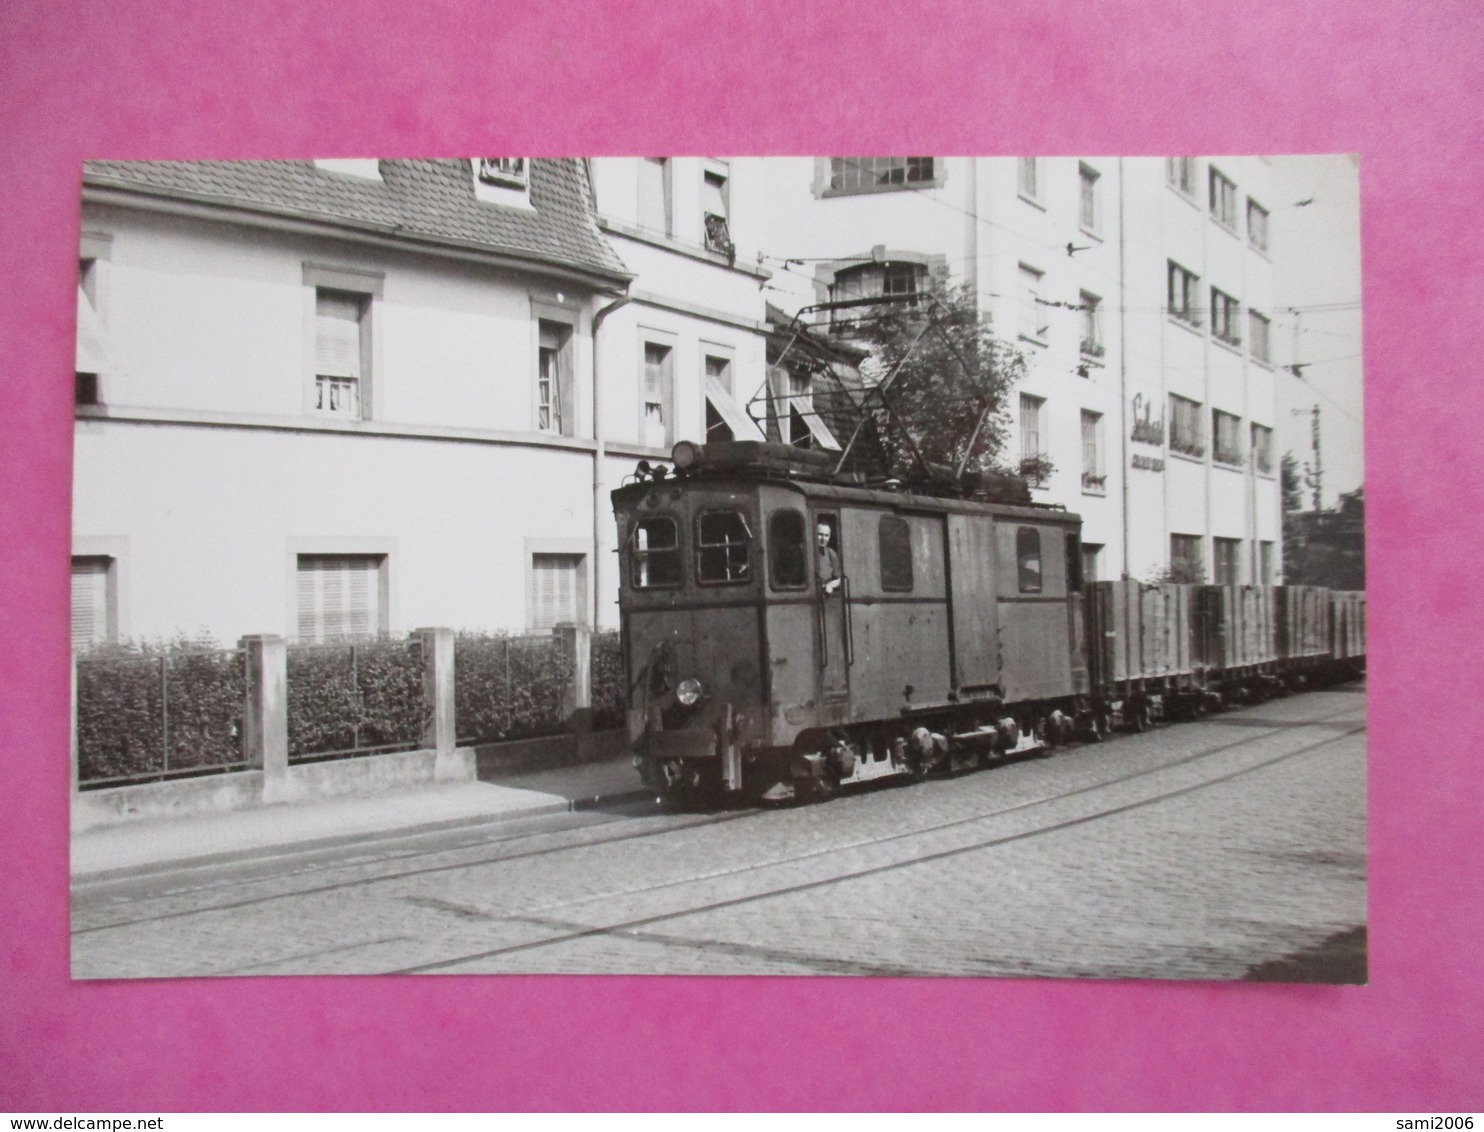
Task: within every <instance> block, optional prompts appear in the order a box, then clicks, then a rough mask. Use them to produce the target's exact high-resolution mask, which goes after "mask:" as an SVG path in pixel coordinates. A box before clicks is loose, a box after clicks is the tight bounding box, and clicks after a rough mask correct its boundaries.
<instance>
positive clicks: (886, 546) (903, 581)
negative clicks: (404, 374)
mask: <svg viewBox="0 0 1484 1132" xmlns="http://www.w3.org/2000/svg"><path fill="white" fill-rule="evenodd" d="M877 542H878V545H879V547H880V550H881V588H882V589H883V590H894V591H897V592H903V593H904V592H910V591H911V589H912V528H911V527H909V526H908V525H907V520H906V519H903V518H902V517H901V516H900V515H883V516H881V524H880V526H879V527H878V528H877Z"/></svg>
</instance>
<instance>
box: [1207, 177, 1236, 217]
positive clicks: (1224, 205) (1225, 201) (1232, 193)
mask: <svg viewBox="0 0 1484 1132" xmlns="http://www.w3.org/2000/svg"><path fill="white" fill-rule="evenodd" d="M1209 177H1210V185H1211V216H1212V218H1214V219H1215V221H1216V223H1218V224H1220V225H1221V226H1222V227H1223V228H1228V229H1230V230H1231V231H1233V232H1235V231H1236V230H1237V186H1236V185H1234V184H1232V183H1231V181H1229V180H1227V179H1226V178H1225V177H1223V176H1222V175H1221V174H1220V173H1219V172H1218V171H1217V169H1216V167H1215V166H1214V165H1213V166H1211V169H1210V174H1209Z"/></svg>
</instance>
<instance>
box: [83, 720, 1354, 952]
mask: <svg viewBox="0 0 1484 1132" xmlns="http://www.w3.org/2000/svg"><path fill="white" fill-rule="evenodd" d="M1353 710H1354V709H1353V707H1349V706H1347V707H1346V708H1344V709H1342V710H1340V711H1337V712H1333V713H1330V714H1327V715H1324V716H1320V717H1316V718H1314V719H1312V720H1300V721H1294V722H1287V721H1283V722H1271V721H1269V722H1268V723H1267V724H1266V725H1265V726H1261V725H1257V724H1256V721H1252V723H1253V725H1252V726H1251V728H1250V730H1249V729H1247V728H1244V730H1246V731H1247V733H1246V734H1243V735H1242V736H1241V737H1240V738H1238V739H1234V740H1232V741H1230V742H1225V743H1219V744H1216V745H1214V746H1210V747H1206V748H1202V749H1199V750H1196V751H1192V752H1189V753H1187V754H1185V755H1183V756H1181V757H1179V758H1176V759H1173V760H1169V761H1164V762H1161V763H1159V764H1158V765H1157V766H1152V767H1146V768H1143V769H1140V770H1137V771H1132V772H1130V773H1127V774H1119V775H1115V776H1113V777H1111V778H1102V779H1099V780H1098V781H1096V782H1092V783H1088V784H1086V785H1082V786H1079V787H1077V788H1075V789H1072V790H1063V791H1058V792H1056V793H1052V794H1046V795H1042V796H1039V797H1036V798H1031V799H1027V800H1024V801H1020V802H1016V803H1014V804H1012V805H1009V806H999V807H996V808H993V809H989V810H985V811H982V812H979V813H975V814H970V815H967V816H963V817H958V818H954V819H951V820H948V821H943V822H937V823H933V824H930V825H925V826H921V827H916V828H913V829H911V830H904V831H900V832H898V833H894V834H889V835H886V836H883V837H876V838H864V839H857V840H855V841H852V842H846V843H842V844H834V845H831V846H829V847H827V848H824V849H819V850H815V851H812V852H809V853H804V854H797V855H794V856H792V857H789V858H784V859H773V860H769V861H763V862H757V863H755V864H750V865H747V866H743V867H741V868H738V869H733V870H720V871H717V872H715V873H708V874H705V875H703V876H699V875H698V876H694V877H688V878H685V879H682V880H676V881H667V882H664V883H663V884H659V885H649V886H637V887H630V888H624V889H618V890H615V891H612V892H610V893H605V894H601V895H599V896H591V895H590V896H586V897H584V898H583V901H584V902H589V901H591V900H594V899H610V898H611V899H620V898H625V897H631V896H635V895H640V894H644V893H648V892H656V891H660V890H662V889H664V888H667V887H674V886H677V885H682V884H686V883H694V882H697V881H703V880H708V879H719V878H722V877H726V876H728V875H735V874H739V873H746V872H756V871H758V870H761V869H766V868H776V867H781V866H786V865H788V864H792V863H799V862H803V861H807V860H809V859H811V858H815V857H819V856H823V855H826V854H838V853H842V852H848V851H851V850H855V849H861V848H869V847H873V846H880V845H886V844H889V843H892V842H897V841H901V840H903V839H906V838H912V837H929V836H932V835H933V834H937V833H942V832H944V831H949V830H953V829H955V828H960V827H964V826H968V825H971V824H973V823H976V822H984V821H989V820H994V819H997V818H1002V817H1004V816H1007V815H1013V814H1016V813H1018V812H1020V811H1023V810H1027V809H1030V808H1034V807H1038V806H1046V805H1051V804H1055V803H1057V802H1062V801H1065V800H1068V799H1073V798H1077V797H1079V796H1082V795H1085V794H1088V793H1091V792H1094V791H1098V790H1107V789H1112V788H1115V787H1117V786H1120V785H1122V784H1124V783H1128V782H1132V781H1136V780H1138V779H1142V778H1147V777H1149V776H1151V775H1154V774H1160V773H1165V772H1168V771H1170V770H1174V769H1176V768H1179V767H1182V766H1186V765H1189V764H1193V763H1196V762H1199V761H1201V760H1203V759H1209V758H1212V757H1215V756H1218V755H1221V754H1224V753H1227V752H1230V751H1233V750H1235V749H1237V748H1240V747H1242V746H1245V745H1248V744H1251V743H1255V742H1259V741H1261V740H1262V739H1264V738H1267V737H1271V736H1272V735H1276V734H1279V733H1281V732H1283V731H1287V730H1292V729H1303V728H1309V727H1333V726H1335V725H1336V724H1335V723H1334V721H1336V720H1338V719H1339V718H1340V717H1342V716H1344V715H1347V714H1351V713H1353ZM1363 730H1364V722H1363V720H1362V721H1361V722H1359V723H1357V724H1355V725H1354V726H1353V727H1351V728H1348V729H1347V730H1345V731H1344V732H1342V733H1341V735H1340V736H1336V738H1338V737H1342V736H1343V735H1348V734H1352V733H1355V732H1357V731H1363ZM1328 741H1333V740H1326V742H1328ZM1318 745H1323V744H1322V743H1320V744H1315V746H1318ZM1081 749H1083V750H1089V751H1090V750H1095V749H1096V748H1094V747H1091V746H1087V747H1082V748H1081ZM1307 749H1312V748H1305V750H1307ZM1295 753H1299V752H1295ZM1284 757H1285V758H1286V757H1292V756H1291V755H1289V756H1284ZM1216 781H1221V779H1219V778H1218V779H1213V780H1212V782H1213V783H1214V782H1216ZM1178 793H1179V792H1177V794H1178ZM1169 796H1171V797H1174V796H1176V794H1171V795H1169ZM1156 800H1157V799H1156ZM846 801H847V799H842V800H841V801H840V802H837V803H834V804H835V805H839V804H842V803H845V802H846ZM773 812H775V811H772V810H769V809H748V810H742V811H729V812H726V813H722V814H717V815H708V816H705V817H702V818H699V819H696V820H689V821H685V822H683V823H680V824H674V823H667V824H665V825H664V826H661V827H659V828H650V829H644V830H630V831H628V832H622V833H618V834H617V835H614V836H605V837H588V838H582V839H581V840H576V841H570V842H568V843H565V844H559V845H545V846H540V847H536V848H529V849H526V850H522V851H517V852H499V853H482V854H480V855H478V856H476V857H474V858H473V859H460V860H456V861H445V862H440V863H438V864H429V865H424V866H421V867H417V868H407V869H399V870H397V871H395V872H378V873H375V874H374V875H369V876H359V877H352V878H348V879H338V880H335V881H333V882H331V883H325V884H317V885H311V886H307V887H296V888H290V889H286V890H283V891H275V892H269V893H259V894H255V895H252V896H248V897H244V898H241V899H235V900H226V901H215V902H212V903H208V904H202V905H196V906H193V907H189V908H177V909H172V910H169V911H163V912H158V913H155V914H152V915H145V916H134V917H125V918H118V919H110V920H107V921H106V922H101V923H96V924H88V925H86V926H83V927H77V928H74V930H73V933H72V934H73V936H74V937H77V936H86V935H96V934H97V933H100V932H106V931H111V930H118V929H123V928H128V927H135V926H144V925H149V924H153V923H160V922H164V921H169V920H180V919H187V918H191V917H195V916H207V915H211V914H213V913H219V912H231V911H237V910H241V909H244V908H249V907H254V906H258V905H264V904H271V903H275V902H279V901H284V900H292V899H295V898H301V897H308V896H315V895H324V894H329V893H333V892H339V891H344V890H346V889H349V888H365V887H370V886H375V885H379V884H382V883H394V882H397V881H400V880H405V879H410V878H417V877H422V876H430V875H435V874H440V873H449V872H457V871H461V870H467V869H476V868H481V867H485V866H490V865H500V864H505V863H510V862H517V861H521V860H530V859H537V858H543V857H550V856H553V855H556V854H561V853H569V852H581V851H586V850H590V849H601V848H603V847H605V846H609V845H616V844H621V843H624V842H633V841H639V840H644V839H648V838H654V837H659V836H664V835H669V834H674V833H681V832H685V831H689V830H695V829H702V828H707V827H710V826H716V825H721V824H725V823H729V822H735V821H740V820H745V819H752V818H758V817H763V816H766V815H768V814H771V813H773ZM1116 812H1119V810H1118V809H1116V808H1115V809H1114V810H1111V811H1109V813H1116ZM1089 820H1090V819H1089ZM584 828H585V829H590V828H592V827H584ZM561 832H563V833H565V832H571V831H561ZM578 832H581V831H578ZM533 836H557V835H556V834H530V833H526V834H517V835H513V836H511V837H509V838H502V839H500V841H501V843H508V842H515V841H525V840H528V839H529V838H531V837H533ZM1017 839H1018V838H1017ZM489 844H490V843H489V842H488V841H481V842H480V843H479V846H477V847H472V846H471V847H466V848H464V849H460V848H453V849H450V848H448V847H437V848H429V849H425V850H414V851H411V852H409V853H406V854H405V855H403V854H399V855H398V856H397V857H395V858H393V859H401V860H415V859H418V858H424V857H428V856H446V855H447V854H449V853H459V852H467V851H468V850H469V849H472V848H486V847H488V846H489ZM983 847H987V846H983ZM387 859H388V858H386V857H381V858H379V859H378V860H376V861H370V862H356V863H350V864H347V863H336V864H333V865H327V866H324V868H325V869H327V870H329V869H364V868H370V867H375V865H377V864H379V863H382V862H385V861H386V860H387ZM929 859H932V858H931V857H928V858H924V860H929ZM861 875H869V873H864V874H861ZM272 879H273V878H262V877H257V878H249V879H234V880H232V881H230V882H227V884H228V886H230V887H241V886H243V885H248V884H264V883H271V881H272ZM839 879H848V878H846V877H842V878H839ZM213 890H219V886H214V885H208V886H200V887H196V888H191V889H184V890H182V889H174V890H172V891H170V892H167V893H163V894H153V895H150V896H147V897H142V898H141V899H144V900H156V901H158V900H165V899H181V898H184V897H189V896H190V895H192V894H193V893H201V892H210V891H213ZM759 898H762V897H759ZM721 906H725V905H721ZM700 910H704V909H700ZM531 911H532V912H533V913H534V912H536V911H537V910H535V909H533V910H531ZM688 914H693V913H689V912H686V913H676V914H675V915H688ZM508 918H509V919H512V920H514V919H519V918H520V915H519V914H513V915H512V916H511V917H508ZM641 926H642V925H641ZM621 930H623V927H622V926H619V927H611V926H610V927H606V928H601V929H594V931H596V932H598V933H600V934H601V933H602V932H613V931H621ZM565 938H578V937H577V936H570V937H565ZM556 942H560V941H559V940H551V941H542V942H539V943H535V944H531V945H521V946H522V947H524V946H550V945H552V944H554V943H556ZM500 953H502V952H500V951H499V950H498V949H497V950H496V951H495V952H493V953H492V954H500ZM465 961H468V960H467V959H459V960H452V961H449V962H455V963H456V962H465ZM422 969H424V968H408V970H422ZM427 969H437V967H436V966H435V967H430V968H427Z"/></svg>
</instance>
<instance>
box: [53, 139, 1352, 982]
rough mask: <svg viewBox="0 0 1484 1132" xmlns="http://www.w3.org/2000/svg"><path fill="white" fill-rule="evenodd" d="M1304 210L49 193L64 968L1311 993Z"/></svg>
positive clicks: (374, 170)
mask: <svg viewBox="0 0 1484 1132" xmlns="http://www.w3.org/2000/svg"><path fill="white" fill-rule="evenodd" d="M239 152H240V151H239ZM1360 176H1361V166H1360V162H1359V161H1358V159H1357V158H1356V157H1354V156H1353V155H1347V154H1326V155H1314V156H1219V155H1218V156H1195V157H1165V156H1101V157H1099V156H1090V157H1072V156H1051V157H1013V156H987V157H963V156H959V157H798V156H788V157H781V156H780V157H758V156H751V157H732V158H719V157H718V158H713V157H669V158H652V157H616V156H602V157H590V158H584V157H483V158H446V159H428V160H418V159H407V158H397V159H381V160H378V159H371V158H324V159H304V160H286V159H285V160H251V161H154V162H142V161H141V162H131V161H115V160H98V161H88V162H86V163H85V164H84V166H83V170H82V175H81V201H80V208H81V225H80V232H81V239H80V248H79V259H78V295H77V361H76V396H75V401H76V407H75V431H74V478H73V499H72V552H71V553H72V557H71V602H72V605H71V633H72V656H73V660H72V710H73V723H72V746H73V749H72V792H71V831H70V832H71V838H70V845H71V924H70V932H71V973H72V977H73V979H76V980H102V979H160V978H182V977H201V976H263V975H317V974H326V975H351V974H370V975H383V974H394V973H396V974H414V973H417V974H422V973H426V974H439V973H447V974H465V975H469V974H491V975H502V974H503V975H509V974H516V975H529V974H561V975H570V974H578V975H583V974H605V975H788V976H814V975H863V976H888V977H904V976H931V977H943V976H971V977H981V978H985V977H989V978H1061V979H1065V978H1079V979H1103V980H1109V979H1119V980H1121V979H1178V980H1203V981H1240V980H1250V981H1265V982H1278V983H1331V984H1363V983H1365V982H1366V981H1367V949H1366V931H1367V859H1366V685H1365V666H1366V627H1365V626H1366V599H1365V539H1364V510H1365V496H1364V471H1365V469H1364V463H1363V459H1364V451H1363V440H1362V433H1363V416H1364V413H1363V405H1362V359H1361V340H1362V334H1361V329H1362V328H1361V262H1360ZM68 286H70V283H69V284H68ZM63 372H64V373H65V371H63ZM1377 490H1378V491H1379V490H1380V489H1379V487H1378V489H1377ZM1379 499H1380V497H1379V496H1378V500H1379ZM1378 506H1380V504H1379V502H1378Z"/></svg>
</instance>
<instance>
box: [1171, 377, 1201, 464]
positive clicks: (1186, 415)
mask: <svg viewBox="0 0 1484 1132" xmlns="http://www.w3.org/2000/svg"><path fill="white" fill-rule="evenodd" d="M1170 450H1171V451H1173V452H1182V453H1184V454H1185V455H1186V456H1194V457H1196V458H1197V459H1199V458H1200V457H1202V456H1204V455H1205V454H1206V435H1205V430H1204V429H1203V428H1202V427H1201V404H1200V402H1199V401H1191V400H1189V399H1188V398H1185V397H1180V396H1178V395H1176V394H1173V393H1172V394H1170Z"/></svg>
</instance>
